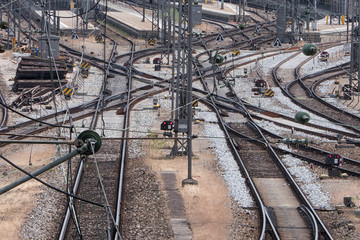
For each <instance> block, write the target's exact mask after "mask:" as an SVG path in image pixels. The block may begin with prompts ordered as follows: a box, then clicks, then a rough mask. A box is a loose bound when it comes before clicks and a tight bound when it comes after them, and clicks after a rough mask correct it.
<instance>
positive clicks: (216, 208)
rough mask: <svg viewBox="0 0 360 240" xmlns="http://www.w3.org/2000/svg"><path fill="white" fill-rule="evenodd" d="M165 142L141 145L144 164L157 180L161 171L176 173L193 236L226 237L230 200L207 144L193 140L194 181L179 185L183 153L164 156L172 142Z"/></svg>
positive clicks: (184, 163)
mask: <svg viewBox="0 0 360 240" xmlns="http://www.w3.org/2000/svg"><path fill="white" fill-rule="evenodd" d="M201 128H202V127H201V125H196V126H195V128H194V129H193V130H194V133H196V132H199V131H200V130H201ZM155 141H160V140H155ZM165 141H166V142H165ZM165 141H163V142H162V144H158V143H155V142H148V143H147V144H146V145H145V146H146V149H147V151H148V154H147V156H148V158H147V163H148V164H149V166H151V168H152V169H153V170H154V171H155V172H157V174H158V179H159V180H160V179H161V176H160V173H161V172H167V171H171V172H175V173H176V180H177V187H178V189H179V191H180V193H181V195H182V198H183V200H184V204H185V208H186V216H187V220H188V222H189V223H190V227H191V230H192V233H193V239H227V238H228V236H227V227H228V226H229V224H230V223H231V222H232V220H233V218H232V215H231V211H230V208H229V206H230V199H229V197H228V192H227V187H226V185H225V183H224V181H223V180H222V179H221V178H220V177H219V175H218V174H216V169H215V168H216V166H215V160H214V159H215V156H214V155H212V154H211V150H210V149H209V143H208V142H207V141H204V140H194V141H193V142H194V144H193V152H194V157H193V162H192V163H193V164H192V178H193V179H195V180H197V181H198V184H197V185H185V186H184V187H183V186H182V180H184V179H186V178H187V177H188V159H187V156H178V157H176V158H174V159H169V158H166V155H168V154H169V153H170V151H171V148H170V147H171V146H172V144H173V141H170V140H165ZM163 184H164V183H163ZM214 196H216V197H214Z"/></svg>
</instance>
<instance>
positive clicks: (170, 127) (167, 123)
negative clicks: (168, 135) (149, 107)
mask: <svg viewBox="0 0 360 240" xmlns="http://www.w3.org/2000/svg"><path fill="white" fill-rule="evenodd" d="M160 129H161V130H173V129H174V123H173V122H172V121H163V122H162V123H161V126H160Z"/></svg>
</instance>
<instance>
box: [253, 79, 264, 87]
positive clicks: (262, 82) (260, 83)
mask: <svg viewBox="0 0 360 240" xmlns="http://www.w3.org/2000/svg"><path fill="white" fill-rule="evenodd" d="M265 84H266V82H265V80H256V82H255V86H256V87H265Z"/></svg>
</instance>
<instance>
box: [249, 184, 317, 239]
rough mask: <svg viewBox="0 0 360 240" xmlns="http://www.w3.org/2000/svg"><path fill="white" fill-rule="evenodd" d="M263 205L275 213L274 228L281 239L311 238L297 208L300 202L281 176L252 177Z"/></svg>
mask: <svg viewBox="0 0 360 240" xmlns="http://www.w3.org/2000/svg"><path fill="white" fill-rule="evenodd" d="M253 181H254V183H255V186H256V188H257V189H258V191H259V193H260V195H261V198H262V199H263V202H264V204H265V206H267V207H271V208H272V209H273V210H274V213H275V220H276V228H277V230H278V232H279V234H280V237H281V239H289V240H290V239H299V240H300V239H311V233H310V230H309V229H308V226H307V224H306V222H305V221H304V219H303V217H302V216H301V215H300V213H299V212H298V210H297V207H298V206H300V202H299V201H298V200H297V199H296V197H295V196H294V194H293V192H292V190H291V188H290V187H289V186H288V184H287V182H286V181H285V179H283V178H254V179H253Z"/></svg>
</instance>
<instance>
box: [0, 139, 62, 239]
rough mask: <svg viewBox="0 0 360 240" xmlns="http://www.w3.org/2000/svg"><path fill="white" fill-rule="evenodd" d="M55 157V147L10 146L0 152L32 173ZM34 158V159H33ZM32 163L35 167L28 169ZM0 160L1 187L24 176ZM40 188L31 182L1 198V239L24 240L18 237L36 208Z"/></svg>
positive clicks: (37, 184) (0, 149) (33, 181)
mask: <svg viewBox="0 0 360 240" xmlns="http://www.w3.org/2000/svg"><path fill="white" fill-rule="evenodd" d="M55 153H56V147H55V146H53V145H50V146H49V145H33V146H32V147H31V146H30V145H19V144H16V145H12V146H10V145H8V146H5V147H2V148H0V154H1V155H3V156H4V157H6V158H7V159H9V160H10V161H12V162H13V163H15V164H16V165H18V166H20V167H22V168H26V170H27V171H29V172H33V171H35V170H36V169H38V168H40V167H41V166H43V165H45V164H48V163H49V160H50V158H51V157H53V156H54V154H55ZM30 156H31V158H30ZM29 160H31V163H32V165H31V166H30V165H29ZM15 170H16V169H15V168H14V167H12V166H10V165H9V164H8V163H5V162H4V161H3V159H1V160H0V174H1V175H0V187H4V186H6V185H8V184H10V183H12V182H13V181H15V180H16V179H20V178H21V177H23V176H24V174H22V173H20V172H18V171H15ZM40 186H41V184H40V183H38V182H36V181H35V180H30V181H28V182H26V183H24V184H22V185H21V186H19V187H16V188H15V189H12V190H10V191H9V192H7V193H4V194H2V195H1V196H0V239H14V240H16V239H22V238H21V237H20V236H18V234H19V232H20V231H21V228H22V225H23V223H24V222H25V220H26V218H27V217H28V216H29V213H30V212H31V211H32V209H33V208H34V207H35V195H36V194H38V193H39V192H40V191H41V189H40Z"/></svg>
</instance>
